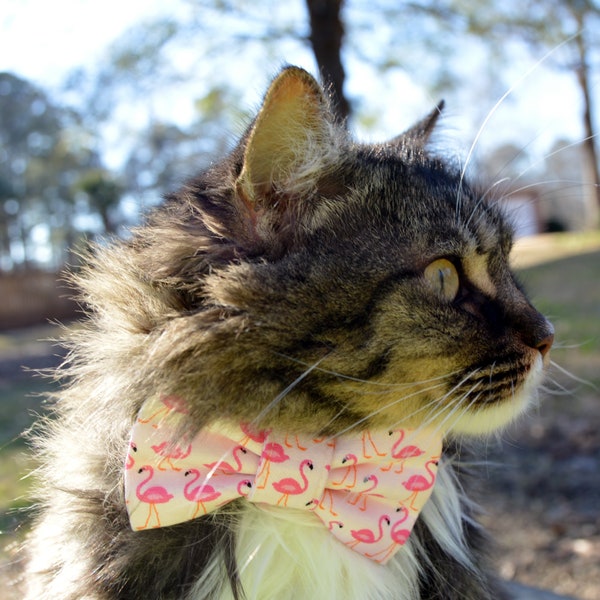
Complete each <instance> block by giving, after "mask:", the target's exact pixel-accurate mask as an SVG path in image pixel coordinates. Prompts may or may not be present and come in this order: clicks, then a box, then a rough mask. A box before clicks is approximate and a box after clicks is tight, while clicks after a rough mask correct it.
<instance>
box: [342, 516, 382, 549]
mask: <svg viewBox="0 0 600 600" xmlns="http://www.w3.org/2000/svg"><path fill="white" fill-rule="evenodd" d="M384 522H385V523H386V524H387V525H389V524H390V518H389V517H388V516H387V515H381V517H379V532H378V533H379V536H378V537H375V533H374V532H373V531H372V530H371V529H352V530H351V531H350V535H351V536H352V537H353V538H354V541H353V542H349V543H347V544H346V545H347V546H348V547H349V548H354V547H355V546H357V545H358V544H374V543H376V542H378V541H379V540H380V539H381V538H382V537H383V523H384Z"/></svg>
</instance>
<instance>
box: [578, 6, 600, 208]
mask: <svg viewBox="0 0 600 600" xmlns="http://www.w3.org/2000/svg"><path fill="white" fill-rule="evenodd" d="M577 17H578V21H579V23H578V24H579V25H580V28H579V31H580V32H581V33H580V34H579V35H578V36H577V38H576V39H577V50H578V53H579V57H578V58H579V65H578V66H577V69H576V71H577V80H578V82H579V86H580V88H581V92H582V94H583V126H584V133H585V135H584V140H583V149H584V153H585V156H586V157H587V161H588V163H589V167H588V168H589V169H590V174H591V184H592V185H593V186H594V194H593V195H594V197H595V199H596V203H597V205H598V208H600V173H599V171H598V154H597V152H596V144H595V133H594V124H593V121H592V98H591V94H590V84H589V66H588V52H587V46H586V43H585V40H584V38H583V31H584V29H583V15H581V14H579V15H577Z"/></svg>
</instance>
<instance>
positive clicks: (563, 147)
mask: <svg viewBox="0 0 600 600" xmlns="http://www.w3.org/2000/svg"><path fill="white" fill-rule="evenodd" d="M596 137H598V134H594V135H588V136H587V137H584V138H581V139H578V140H577V141H576V142H572V143H571V144H566V145H565V146H561V147H560V148H557V149H556V150H554V152H550V153H549V154H546V155H545V156H543V157H542V158H540V159H539V160H536V161H535V162H533V163H531V164H530V165H529V166H528V167H527V168H526V169H523V171H521V172H520V173H519V174H518V175H517V176H516V177H515V179H514V180H515V181H518V180H519V179H520V178H521V177H523V176H524V175H526V174H527V173H528V172H529V171H531V170H532V169H534V168H535V167H536V166H538V165H539V164H541V163H543V162H545V161H546V160H548V159H549V158H552V157H553V156H556V155H557V154H560V153H561V152H563V151H565V150H568V149H569V148H573V147H575V146H579V145H580V144H583V142H587V141H589V140H592V139H595V138H596Z"/></svg>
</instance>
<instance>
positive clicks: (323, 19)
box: [306, 0, 351, 119]
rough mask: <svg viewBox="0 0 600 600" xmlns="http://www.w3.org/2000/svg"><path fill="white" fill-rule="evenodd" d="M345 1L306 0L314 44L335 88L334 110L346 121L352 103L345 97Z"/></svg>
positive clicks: (325, 75) (327, 78)
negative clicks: (343, 50) (341, 12)
mask: <svg viewBox="0 0 600 600" xmlns="http://www.w3.org/2000/svg"><path fill="white" fill-rule="evenodd" d="M343 3H344V0H306V6H307V8H308V14H309V16H310V43H311V45H312V49H313V53H314V55H315V58H316V60H317V64H318V65H319V69H320V70H321V76H322V77H323V79H324V81H325V83H327V84H329V85H330V86H331V94H332V96H333V100H334V109H335V110H336V111H337V114H338V115H339V116H340V117H341V118H342V119H346V118H348V116H349V115H350V111H351V108H350V104H349V102H348V100H347V99H346V96H345V95H344V79H345V76H346V74H345V73H344V67H343V65H342V55H341V50H342V40H343V37H344V25H343V23H342V20H341V16H340V11H341V8H342V5H343Z"/></svg>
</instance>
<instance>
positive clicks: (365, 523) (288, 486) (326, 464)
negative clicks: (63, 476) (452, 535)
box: [125, 396, 442, 563]
mask: <svg viewBox="0 0 600 600" xmlns="http://www.w3.org/2000/svg"><path fill="white" fill-rule="evenodd" d="M186 413H187V410H186V407H185V403H184V402H183V401H182V400H180V399H179V398H178V397H176V396H163V397H161V398H160V399H152V400H149V401H147V402H146V403H144V405H143V406H142V409H141V410H140V413H139V415H138V418H137V420H136V423H135V424H134V426H133V429H132V432H131V440H130V443H129V451H128V453H127V458H126V462H125V499H126V503H127V511H128V513H129V519H130V523H131V527H132V528H133V529H134V530H141V529H148V528H154V527H165V526H168V525H174V524H176V523H181V522H183V521H188V520H191V519H195V518H198V517H202V516H203V515H206V514H208V513H210V512H212V511H214V510H216V509H218V508H219V507H220V506H223V505H224V504H226V503H228V502H231V501H233V500H235V499H237V498H240V497H245V498H246V499H247V500H248V501H250V502H253V503H256V504H258V505H261V504H263V505H265V504H266V505H272V506H273V505H274V506H280V507H287V508H290V509H291V508H293V509H297V510H305V511H312V512H313V514H314V515H315V518H318V519H319V520H320V521H321V522H322V523H323V525H324V526H325V527H327V528H328V529H329V531H330V532H331V534H332V535H334V536H335V537H336V538H337V539H338V540H339V541H340V542H342V543H343V544H345V545H346V546H348V547H349V548H352V549H353V550H355V551H356V552H359V553H361V554H363V555H364V556H367V557H368V558H370V559H372V560H374V561H376V562H379V563H385V562H387V561H388V560H389V559H390V558H391V557H392V556H393V555H394V553H395V552H396V551H397V550H398V549H399V548H400V547H401V546H402V545H403V544H404V543H405V542H406V541H407V539H408V536H409V535H410V532H411V530H412V528H413V526H414V523H415V521H416V519H417V517H418V515H419V512H420V510H421V509H422V507H423V506H424V505H425V502H426V501H427V499H428V498H429V496H430V495H431V492H432V490H433V485H434V483H435V475H436V471H437V463H438V460H439V458H440V456H441V449H442V440H441V436H440V434H439V433H437V432H435V431H433V430H432V429H419V430H410V429H395V430H393V431H362V432H359V433H356V434H354V435H351V436H350V435H344V436H340V437H332V438H319V439H317V438H313V437H310V436H306V435H289V434H288V435H286V434H285V433H279V432H276V431H272V430H262V431H258V430H255V429H253V428H252V427H250V426H249V425H247V424H234V423H229V422H224V421H217V422H215V423H213V424H212V425H210V426H209V427H207V428H205V429H203V430H201V431H200V432H199V433H198V434H197V435H196V436H195V437H194V438H193V439H191V440H190V441H185V442H182V441H181V439H178V438H177V432H178V431H181V428H180V427H179V428H178V424H180V423H181V419H185V417H186Z"/></svg>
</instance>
